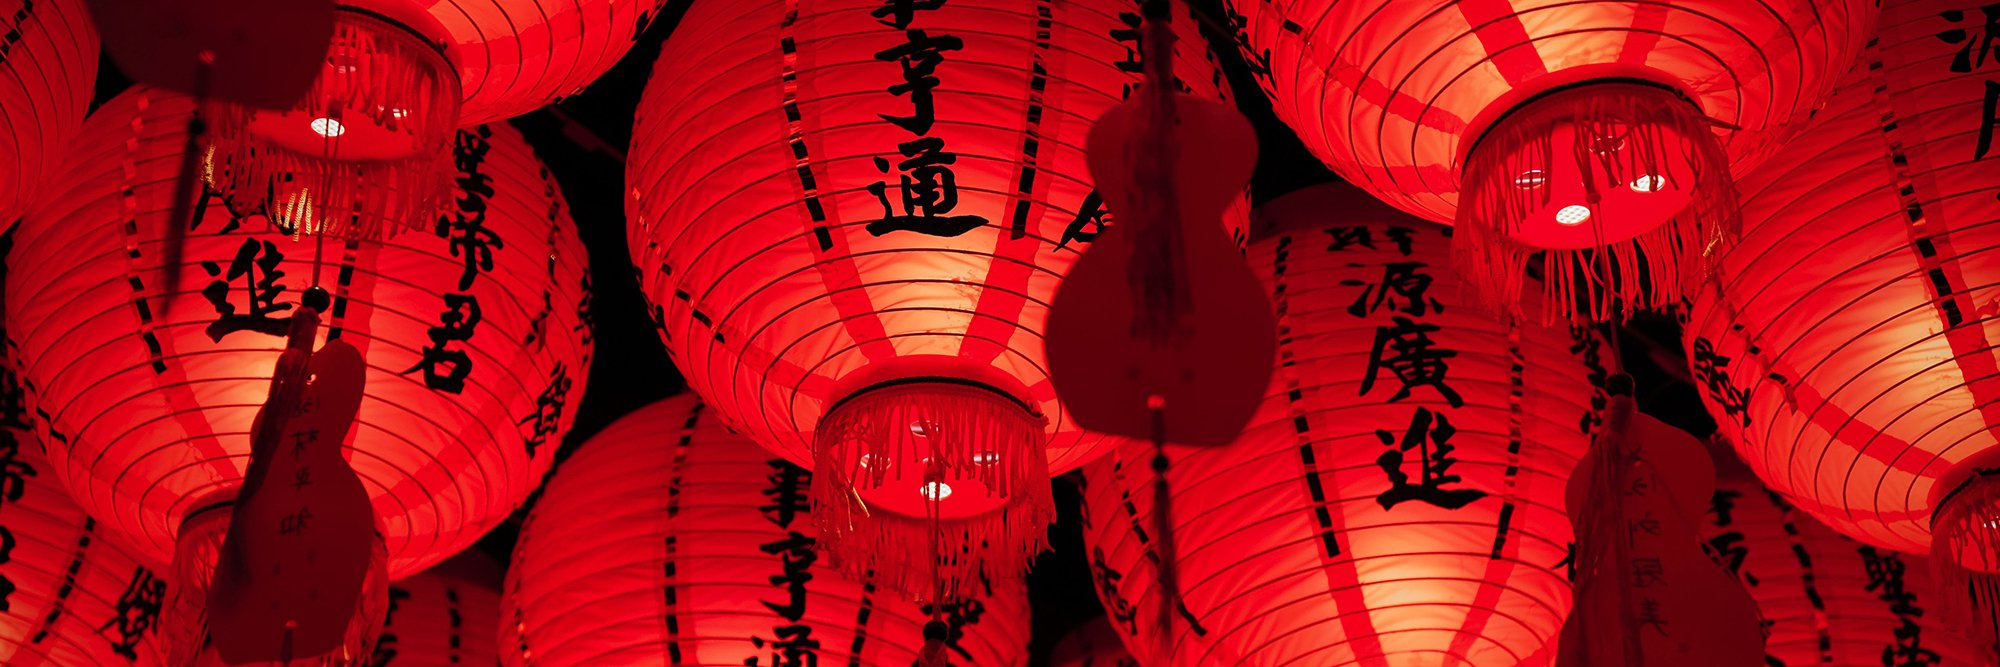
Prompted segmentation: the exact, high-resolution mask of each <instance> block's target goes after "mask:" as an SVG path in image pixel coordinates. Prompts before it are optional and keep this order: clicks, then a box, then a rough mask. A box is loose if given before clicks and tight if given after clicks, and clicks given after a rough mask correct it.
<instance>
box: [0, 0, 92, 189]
mask: <svg viewBox="0 0 2000 667" xmlns="http://www.w3.org/2000/svg"><path fill="white" fill-rule="evenodd" d="M0 17H4V18H0V28H4V30H0V128H4V129H0V229H5V228H7V227H9V226H12V225H13V224H14V220H15V219H16V218H19V217H20V216H21V212H22V211H24V210H26V209H27V208H28V204H29V202H30V201H32V200H33V198H34V195H35V192H36V191H37V190H38V189H39V188H40V187H41V186H42V178H43V177H44V176H47V175H48V174H49V173H50V172H53V171H54V170H55V168H56V165H57V164H59V163H60V162H61V160H62V158H63V153H64V149H66V148H68V147H69V142H70V140H71V139H73V138H75V137H76V132H77V130H78V129H80V128H82V127H83V114H84V111H85V110H87V109H89V107H90V95H91V92H92V91H93V84H94V83H95V82H96V81H97V30H96V29H95V28H92V27H91V24H90V13H89V12H86V11H84V7H83V2H82V1H81V0H43V1H41V2H32V1H30V0H0Z"/></svg>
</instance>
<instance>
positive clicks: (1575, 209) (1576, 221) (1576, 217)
mask: <svg viewBox="0 0 2000 667" xmlns="http://www.w3.org/2000/svg"><path fill="white" fill-rule="evenodd" d="M1589 219H1590V209H1589V208H1588V207H1585V206H1582V205H1579V204H1570V205H1568V206H1564V207H1562V210H1559V211H1556V224H1558V225H1565V226H1569V227H1575V226H1577V225H1581V224H1583V221H1585V220H1589Z"/></svg>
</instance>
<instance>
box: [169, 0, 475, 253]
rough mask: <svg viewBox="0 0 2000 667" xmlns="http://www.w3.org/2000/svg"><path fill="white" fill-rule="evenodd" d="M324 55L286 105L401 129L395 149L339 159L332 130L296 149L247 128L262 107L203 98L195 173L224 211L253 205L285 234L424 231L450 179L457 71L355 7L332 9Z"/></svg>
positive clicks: (312, 114)
mask: <svg viewBox="0 0 2000 667" xmlns="http://www.w3.org/2000/svg"><path fill="white" fill-rule="evenodd" d="M335 18H336V20H335V22H334V29H333V43H332V46H331V47H330V48H329V49H328V51H327V59H328V62H329V63H335V64H333V65H330V66H329V68H328V69H326V70H323V71H322V74H321V76H320V77H319V79H318V80H317V81H315V82H313V87H312V90H311V91H310V92H308V93H306V96H305V97H304V98H303V99H301V100H300V101H299V103H298V104H297V105H296V106H294V107H292V108H291V109H290V110H288V111H286V112H283V113H285V114H287V115H295V116H298V117H299V118H301V119H319V118H328V119H333V120H335V121H338V122H340V123H341V124H342V125H343V126H355V125H357V124H359V123H366V124H368V125H370V126H372V129H376V130H380V131H382V132H387V133H389V134H391V135H396V136H399V137H402V138H404V139H406V140H407V141H408V142H409V150H408V152H407V155H406V156H404V157H388V158H379V159H378V158H344V157H342V156H341V155H340V152H341V150H342V149H341V140H340V139H336V138H329V139H328V141H326V142H325V145H326V148H325V149H323V150H301V149H300V148H297V147H294V146H286V145H283V144H282V143H280V142H278V141H275V140H273V139H272V138H270V137H266V136H261V135H260V134H259V133H258V132H257V131H255V129H254V128H253V127H252V123H253V121H255V120H256V119H257V118H258V117H259V116H263V115H266V114H274V113H279V112H272V111H267V110H259V109H251V108H246V107H242V106H239V105H234V104H228V103H221V102H216V103H211V104H207V105H205V107H204V109H203V112H202V113H203V115H204V116H205V117H207V119H208V121H209V123H210V124H211V125H212V140H211V143H210V148H209V151H210V152H209V154H208V161H207V164H206V165H204V167H205V168H204V170H203V171H204V175H205V177H206V179H207V181H208V183H209V184H210V185H211V186H213V187H214V188H215V189H216V190H217V191H219V192H221V193H222V195H223V199H224V201H225V202H226V203H227V204H228V205H229V209H230V211H231V212H233V213H235V214H237V215H239V216H248V215H258V214H262V215H265V216H266V217H268V218H269V220H270V221H271V224H273V225H275V226H277V227H278V228H279V229H282V230H284V231H285V232H287V233H291V234H295V235H296V234H325V235H328V236H333V237H336V238H344V239H358V240H377V241H379V240H381V239H383V238H385V237H386V236H388V235H389V234H390V233H393V232H395V231H400V230H403V229H419V230H428V229H429V228H430V227H431V225H432V224H433V223H434V221H435V219H436V216H437V213H438V208H439V206H440V205H442V204H443V203H444V201H445V199H446V197H445V195H446V194H447V193H448V192H449V191H450V189H451V181H450V178H449V176H450V173H451V152H450V141H451V138H452V136H453V134H454V131H455V130H456V129H457V126H458V111H459V103H460V96H461V95H460V89H459V81H458V73H457V70H455V69H454V68H453V67H452V65H451V63H450V62H449V61H447V60H446V59H445V57H444V54H443V53H442V52H441V51H439V50H438V47H437V46H435V45H433V44H431V43H430V42H429V41H427V40H426V39H425V38H424V37H423V36H422V35H420V34H418V33H416V32H414V31H412V30H411V29H409V28H407V27H405V26H402V25H400V24H397V23H394V22H392V21H389V20H386V19H382V18H379V17H377V16H374V15H372V14H367V13H363V12H360V11H358V10H354V9H349V8H343V9H341V10H340V11H338V12H336V13H335Z"/></svg>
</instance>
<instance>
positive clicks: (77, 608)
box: [0, 369, 167, 667]
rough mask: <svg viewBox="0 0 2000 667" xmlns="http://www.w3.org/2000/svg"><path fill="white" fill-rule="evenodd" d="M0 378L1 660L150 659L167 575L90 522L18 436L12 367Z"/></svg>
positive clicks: (21, 411) (20, 410) (155, 652)
mask: <svg viewBox="0 0 2000 667" xmlns="http://www.w3.org/2000/svg"><path fill="white" fill-rule="evenodd" d="M0 385H4V386H5V388H6V389H5V391H7V392H8V393H9V394H10V395H12V396H14V397H16V398H15V399H13V400H7V401H6V402H5V403H0V409H4V410H5V414H4V415H0V419H4V420H5V424H4V425H0V490H4V491H5V495H4V498H0V547H4V548H0V605H4V606H0V664H8V665H42V664H48V665H98V666H104V667H108V666H111V665H153V664H158V662H157V661H158V660H159V656H160V649H159V641H158V639H157V636H158V633H157V632H155V631H154V630H153V627H154V625H155V624H156V623H158V622H159V620H160V612H161V606H162V604H163V603H164V602H165V601H166V597H167V582H166V580H165V579H163V578H161V577H160V576H159V574H158V573H156V572H154V571H153V570H151V569H148V568H147V567H146V566H145V565H143V564H141V563H140V561H139V560H138V559H135V558H133V557H131V556H129V555H126V552H125V551H124V550H123V549H122V548H120V547H119V546H118V545H117V544H114V543H113V542H112V541H111V540H109V539H107V536H106V535H104V534H103V533H101V532H100V531H98V529H97V522H96V521H95V520H93V519H91V518H90V517H89V516H88V515H85V514H84V513H83V508H80V507H77V506H76V503H75V502H72V501H71V500H70V499H69V495H68V494H66V493H64V492H63V489H62V487H61V486H60V485H58V484H56V480H55V476H54V475H50V474H48V473H49V466H48V464H47V462H46V461H43V460H42V457H41V454H40V450H41V448H40V447H39V446H37V445H36V444H35V443H34V442H33V441H30V440H27V438H26V437H25V433H24V432H25V431H26V429H27V427H28V424H27V420H28V418H29V415H28V414H27V413H26V410H25V406H23V405H22V404H21V403H20V401H19V400H18V396H19V394H18V393H14V392H18V391H19V389H20V386H19V385H18V384H16V383H15V377H14V374H13V371H12V370H11V369H7V370H0Z"/></svg>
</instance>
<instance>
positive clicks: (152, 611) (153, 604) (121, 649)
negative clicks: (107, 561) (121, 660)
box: [97, 567, 167, 660]
mask: <svg viewBox="0 0 2000 667" xmlns="http://www.w3.org/2000/svg"><path fill="white" fill-rule="evenodd" d="M166 599H167V582H166V580H164V579H161V578H159V577H156V576H154V575H153V571H152V570H148V569H146V568H143V567H135V568H133V569H132V578H131V580H130V581H128V582H126V584H125V592H124V593H121V594H119V596H118V602H117V604H116V605H115V606H114V607H113V609H114V611H116V615H114V616H112V617H111V620H109V621H106V622H105V623H104V625H102V626H99V627H98V628H97V629H98V631H100V632H102V631H105V630H110V629H112V628H113V627H114V626H116V628H117V634H118V636H117V638H115V639H111V638H109V637H108V636H107V638H108V639H109V641H110V642H111V650H112V652H114V653H117V654H118V655H122V656H125V658H126V659H127V660H137V659H138V658H139V656H138V653H137V649H138V648H139V642H140V640H141V639H143V638H144V637H145V635H146V633H148V632H151V631H152V630H153V625H154V624H155V623H158V622H159V620H160V608H161V606H162V605H163V604H164V603H165V602H166Z"/></svg>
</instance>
